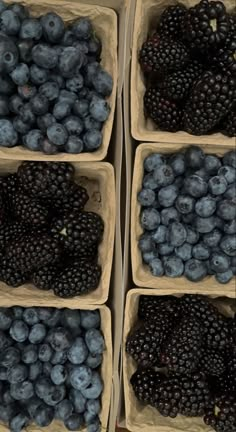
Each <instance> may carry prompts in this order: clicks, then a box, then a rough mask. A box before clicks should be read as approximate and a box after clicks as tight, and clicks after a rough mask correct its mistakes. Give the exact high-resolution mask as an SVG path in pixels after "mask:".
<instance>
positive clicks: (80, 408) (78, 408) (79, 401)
mask: <svg viewBox="0 0 236 432" xmlns="http://www.w3.org/2000/svg"><path fill="white" fill-rule="evenodd" d="M69 399H70V401H71V402H72V404H73V406H74V410H75V412H76V413H77V414H82V413H83V412H84V411H85V407H86V399H85V397H84V396H83V395H82V393H81V392H80V391H79V390H75V389H73V388H70V391H69Z"/></svg>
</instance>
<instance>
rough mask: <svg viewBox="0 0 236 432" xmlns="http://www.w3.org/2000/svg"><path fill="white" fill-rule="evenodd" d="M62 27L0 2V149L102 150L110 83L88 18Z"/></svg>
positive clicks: (56, 20)
mask: <svg viewBox="0 0 236 432" xmlns="http://www.w3.org/2000/svg"><path fill="white" fill-rule="evenodd" d="M67 24H68V23H65V22H64V21H63V19H62V18H61V16H59V15H58V14H57V13H55V12H48V13H46V14H45V15H42V16H40V17H35V16H34V17H33V16H31V15H30V12H29V9H28V8H27V7H25V6H23V5H21V4H20V3H17V4H7V3H5V2H3V1H2V0H0V147H7V148H11V147H15V146H18V145H19V146H23V147H24V148H26V149H28V150H31V151H40V152H42V153H44V154H46V155H55V154H57V153H60V152H64V153H69V154H80V153H84V152H85V153H90V152H95V151H97V150H98V149H100V148H101V146H102V145H103V125H104V123H105V122H106V121H107V120H108V119H109V120H108V121H112V117H113V116H112V113H111V110H112V107H111V105H110V96H111V94H112V91H113V77H112V76H111V75H110V73H108V72H107V71H106V70H104V68H103V67H102V65H101V57H102V41H101V40H100V38H99V37H98V36H97V34H96V30H95V28H94V26H93V23H92V21H91V20H90V18H87V17H78V18H77V19H75V20H74V21H73V22H70V23H69V24H68V25H67ZM108 99H109V100H108Z"/></svg>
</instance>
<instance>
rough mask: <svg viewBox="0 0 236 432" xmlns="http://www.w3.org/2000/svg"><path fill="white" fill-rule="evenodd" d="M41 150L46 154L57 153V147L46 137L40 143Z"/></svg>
mask: <svg viewBox="0 0 236 432" xmlns="http://www.w3.org/2000/svg"><path fill="white" fill-rule="evenodd" d="M41 150H42V152H43V153H45V154H48V155H54V154H57V153H58V147H57V146H56V145H55V144H53V143H52V142H51V141H49V139H48V138H44V139H43V141H42V144H41Z"/></svg>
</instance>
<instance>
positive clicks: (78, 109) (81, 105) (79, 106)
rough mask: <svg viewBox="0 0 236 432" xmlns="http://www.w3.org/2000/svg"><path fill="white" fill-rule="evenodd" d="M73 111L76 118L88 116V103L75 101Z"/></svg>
mask: <svg viewBox="0 0 236 432" xmlns="http://www.w3.org/2000/svg"><path fill="white" fill-rule="evenodd" d="M73 111H74V114H75V115H76V116H79V117H82V118H84V117H86V116H87V115H88V114H89V102H88V101H87V99H76V101H75V103H74V105H73Z"/></svg>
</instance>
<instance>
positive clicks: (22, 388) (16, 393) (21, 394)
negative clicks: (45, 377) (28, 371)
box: [10, 381, 34, 400]
mask: <svg viewBox="0 0 236 432" xmlns="http://www.w3.org/2000/svg"><path fill="white" fill-rule="evenodd" d="M10 392H11V395H12V397H13V398H14V399H15V400H22V399H24V400H26V399H30V398H31V397H32V396H33V395H34V388H33V385H32V383H31V382H30V381H23V382H21V383H17V384H11V387H10Z"/></svg>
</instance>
